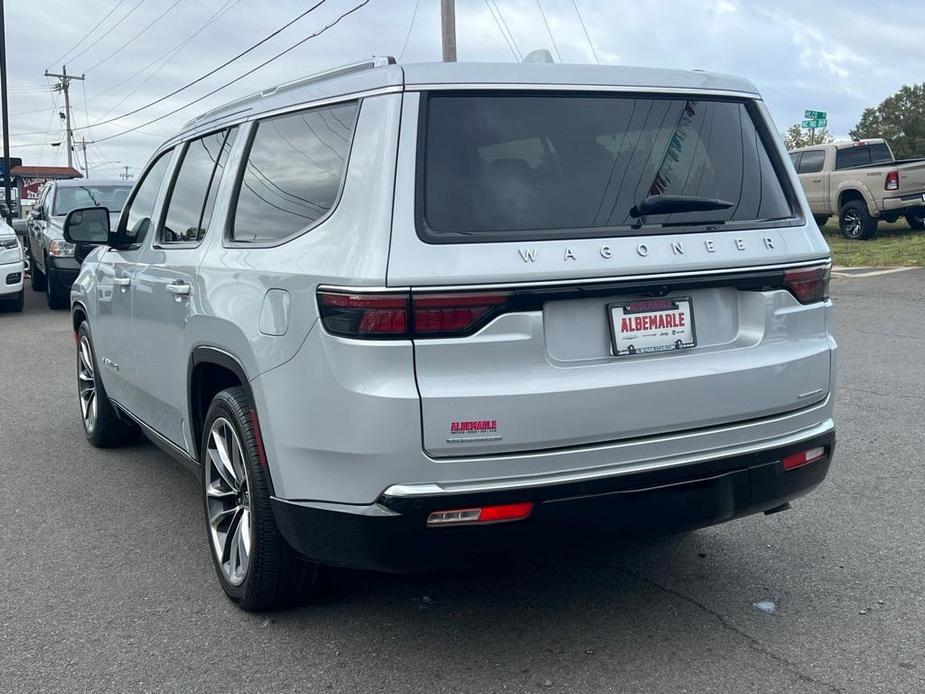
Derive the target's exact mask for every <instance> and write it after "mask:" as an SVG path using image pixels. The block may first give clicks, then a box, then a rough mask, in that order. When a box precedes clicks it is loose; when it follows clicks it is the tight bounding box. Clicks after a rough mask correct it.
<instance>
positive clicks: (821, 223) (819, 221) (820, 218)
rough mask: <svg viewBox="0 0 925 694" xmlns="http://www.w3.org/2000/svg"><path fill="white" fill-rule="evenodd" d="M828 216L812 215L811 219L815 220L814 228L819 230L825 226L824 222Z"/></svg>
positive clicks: (827, 219)
mask: <svg viewBox="0 0 925 694" xmlns="http://www.w3.org/2000/svg"><path fill="white" fill-rule="evenodd" d="M829 216H830V215H827V214H814V215H813V219H815V220H816V226H818V227H819V228H820V229H821V228H822V227H824V226H825V225H826V222H828V221H829Z"/></svg>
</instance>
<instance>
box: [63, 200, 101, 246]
mask: <svg viewBox="0 0 925 694" xmlns="http://www.w3.org/2000/svg"><path fill="white" fill-rule="evenodd" d="M64 238H65V240H67V241H70V242H71V243H82V244H88V245H92V246H101V245H103V244H105V243H106V242H107V241H108V240H109V210H108V209H106V208H105V207H85V208H83V209H79V210H71V211H70V212H69V213H68V215H67V217H66V218H65V219H64Z"/></svg>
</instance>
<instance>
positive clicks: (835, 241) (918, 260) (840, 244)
mask: <svg viewBox="0 0 925 694" xmlns="http://www.w3.org/2000/svg"><path fill="white" fill-rule="evenodd" d="M822 234H823V235H824V236H825V240H826V241H827V242H828V244H829V246H830V247H831V249H832V260H833V262H834V263H835V264H836V265H846V266H851V267H857V266H859V265H861V266H863V265H867V266H871V267H887V266H894V267H895V266H909V265H925V231H913V230H912V229H910V228H909V225H908V224H906V222H905V221H899V222H896V223H895V224H886V223H885V222H880V226H878V227H877V235H876V236H874V238H872V239H871V240H870V241H849V240H848V239H846V238H845V237H844V236H842V235H841V232H840V231H839V230H838V219H837V218H836V217H830V218H829V222H828V224H826V225H825V226H824V227H823V228H822Z"/></svg>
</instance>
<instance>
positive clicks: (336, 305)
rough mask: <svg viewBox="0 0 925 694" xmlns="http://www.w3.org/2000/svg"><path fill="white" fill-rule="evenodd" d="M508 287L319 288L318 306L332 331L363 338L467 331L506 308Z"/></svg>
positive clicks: (441, 335)
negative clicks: (436, 290)
mask: <svg viewBox="0 0 925 694" xmlns="http://www.w3.org/2000/svg"><path fill="white" fill-rule="evenodd" d="M510 297H511V294H510V293H509V292H457V293H446V294H417V293H408V292H394V293H393V292H388V293H385V292H383V293H362V294H360V293H356V294H351V293H348V292H339V291H333V290H325V289H321V290H319V291H318V308H319V311H320V313H321V321H322V323H323V324H324V327H325V329H326V330H327V331H328V332H329V333H332V334H334V335H340V336H343V337H356V338H366V339H388V338H392V339H395V338H412V337H415V338H421V337H429V338H434V337H461V336H464V335H471V334H472V333H474V332H475V331H476V330H478V329H479V328H481V327H482V326H484V325H485V324H486V323H488V321H490V320H491V319H492V318H494V317H495V316H497V315H498V314H499V313H501V312H503V311H504V310H506V308H507V306H508V304H509V299H510Z"/></svg>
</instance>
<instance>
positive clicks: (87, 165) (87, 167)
mask: <svg viewBox="0 0 925 694" xmlns="http://www.w3.org/2000/svg"><path fill="white" fill-rule="evenodd" d="M80 148H81V149H82V150H83V151H84V178H90V162H89V160H88V159H87V138H85V137H82V138H80Z"/></svg>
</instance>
